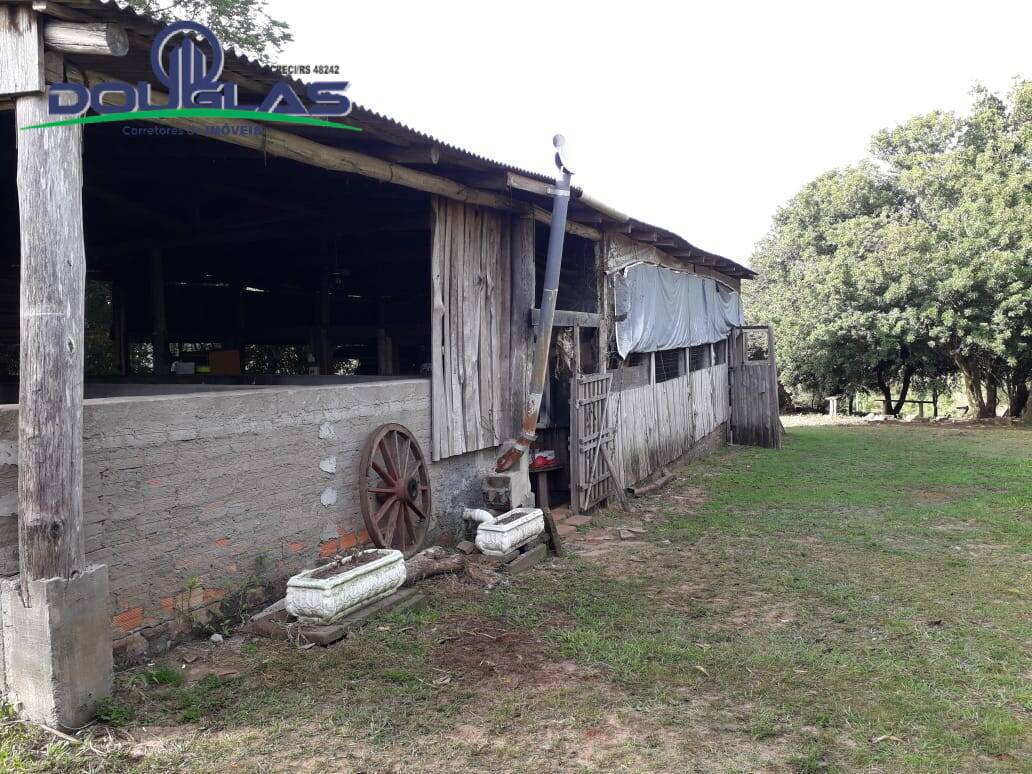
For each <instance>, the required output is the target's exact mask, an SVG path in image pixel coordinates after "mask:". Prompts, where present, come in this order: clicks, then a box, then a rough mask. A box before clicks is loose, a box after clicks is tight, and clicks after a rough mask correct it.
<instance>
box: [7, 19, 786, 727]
mask: <svg viewBox="0 0 1032 774" xmlns="http://www.w3.org/2000/svg"><path fill="white" fill-rule="evenodd" d="M160 29H161V27H160V25H158V24H156V23H155V22H153V21H152V20H150V19H148V18H146V17H144V16H140V15H138V14H137V13H135V12H134V11H132V10H128V9H124V8H122V7H121V6H120V5H119V4H118V3H116V2H107V1H105V0H47V2H36V3H31V2H14V3H0V138H2V139H0V257H2V258H3V260H0V403H3V404H4V405H0V575H2V576H5V577H8V578H11V579H15V576H17V579H16V580H12V581H10V582H8V583H7V584H6V585H5V587H4V588H5V591H4V601H3V608H2V612H3V617H4V621H3V624H4V632H5V636H4V639H3V642H4V643H5V644H6V645H7V647H6V653H5V664H6V670H3V671H6V674H7V675H8V679H9V680H13V679H14V678H13V677H11V675H12V674H15V673H19V670H20V672H21V673H23V674H27V672H26V669H28V667H26V666H25V664H24V663H22V662H20V661H19V658H21V657H20V656H19V655H18V651H17V648H16V649H15V652H14V653H12V647H11V642H12V641H15V642H17V641H18V640H17V637H18V636H19V635H18V627H19V626H23V627H24V626H26V625H28V624H25V623H24V620H23V619H25V617H26V616H29V617H31V615H30V614H29V613H26V612H25V611H26V610H31V609H32V607H33V601H32V600H36V602H37V603H38V604H39V605H41V606H42V607H43V608H46V607H47V605H48V604H49V605H57V606H60V605H61V604H64V603H62V602H61V601H60V600H61V599H67V598H69V597H70V596H71V595H73V594H74V595H78V596H77V597H76V598H77V599H79V600H80V603H79V609H81V610H87V609H88V608H89V604H90V603H89V602H88V600H91V599H92V600H93V602H92V604H94V606H95V607H96V608H97V610H99V611H100V612H99V613H98V614H97V615H98V616H100V618H99V619H98V620H101V619H102V621H103V626H102V627H99V628H98V627H97V625H96V622H95V621H93V622H92V623H91V621H89V620H86V619H87V618H89V616H86V614H85V613H82V614H80V615H79V618H81V619H83V620H81V621H80V622H79V623H78V624H76V626H79V627H80V628H78V629H75V637H76V638H78V642H79V643H80V644H79V645H78V646H77V647H78V648H79V650H80V651H83V650H84V651H85V652H89V647H88V646H84V645H82V643H84V642H93V643H95V646H94V647H95V649H96V650H97V652H98V653H99V652H101V651H103V650H104V648H105V647H107V648H108V649H109V650H110V643H111V641H112V640H113V641H114V643H115V648H116V653H117V654H118V655H119V656H124V657H127V658H128V657H133V656H138V655H140V654H141V653H144V652H146V651H148V650H152V651H153V650H160V649H162V648H165V647H167V645H168V644H169V642H170V641H172V640H174V639H175V638H176V637H177V636H180V635H181V634H182V633H183V630H184V627H186V628H189V626H190V624H191V622H195V621H196V620H197V619H198V617H199V616H200V617H203V615H204V614H205V611H206V610H208V609H209V608H210V607H211V606H212V605H215V604H217V603H218V602H219V601H220V599H222V598H223V597H224V596H225V595H226V594H227V593H228V591H227V590H229V589H233V588H247V589H248V590H249V592H253V596H254V597H255V599H257V598H259V597H260V596H261V593H262V591H263V590H267V589H271V588H273V587H274V586H275V585H276V584H277V583H280V582H282V580H283V579H284V578H286V577H288V576H289V575H291V574H293V573H295V572H297V571H298V570H299V569H301V568H302V567H305V566H312V565H314V564H315V563H317V562H318V561H319V559H320V558H321V557H328V556H332V555H334V554H335V553H336V552H338V551H340V550H341V549H343V548H349V547H351V546H354V545H358V544H363V543H366V542H369V541H373V542H376V543H378V544H379V543H387V544H392V545H400V546H402V547H404V548H411V547H413V546H415V545H421V544H423V543H429V542H430V541H434V540H440V541H448V540H453V539H455V537H456V536H457V535H459V534H460V532H461V529H462V520H461V511H462V508H463V507H464V506H473V505H481V504H482V503H483V492H482V489H483V486H484V479H485V477H486V476H489V475H490V474H491V473H492V472H493V470H494V468H495V465H496V460H497V459H498V457H499V455H500V453H501V451H502V446H503V444H504V443H505V442H506V441H507V440H509V439H513V438H515V437H516V436H517V434H518V433H519V431H520V425H521V421H522V420H523V418H524V414H525V409H526V407H527V403H528V390H529V388H530V381H531V368H532V363H533V358H534V348H535V342H536V339H537V336H538V332H539V330H540V328H541V325H542V321H541V312H540V310H539V308H538V306H539V304H540V300H541V298H542V290H543V281H544V280H543V277H544V268H545V267H544V262H545V258H546V252H547V250H546V246H547V242H548V236H549V224H550V221H551V214H550V212H551V207H552V194H553V193H554V188H553V186H554V185H555V182H556V181H555V179H554V178H553V177H550V176H546V175H541V174H537V173H534V172H530V171H526V170H521V169H516V168H513V167H510V166H506V165H504V164H501V163H498V162H495V161H492V160H490V159H486V158H483V157H481V156H478V155H475V154H474V153H471V152H469V151H466V150H463V149H461V148H457V147H454V146H452V145H449V144H447V143H445V142H442V141H440V140H438V139H436V138H434V137H431V136H429V135H426V134H423V133H421V132H419V131H417V130H414V129H411V128H409V127H408V126H405V125H404V124H401V123H399V122H398V121H395V120H393V119H391V118H388V117H386V116H384V115H381V114H379V113H376V112H374V111H373V110H370V109H367V108H362V107H357V106H356V107H355V108H354V110H353V111H352V112H351V114H350V115H348V116H347V118H346V123H348V124H350V125H353V126H356V127H358V128H360V129H361V131H360V132H354V131H341V130H338V129H333V128H326V127H317V126H304V125H293V124H272V123H269V124H263V125H261V126H259V125H258V124H256V123H250V122H247V121H244V120H241V119H235V118H234V119H210V118H209V119H204V118H190V117H179V118H165V119H153V120H151V121H150V122H148V121H143V120H138V121H131V122H129V121H126V122H120V123H102V124H96V125H89V126H86V127H83V126H63V127H54V128H48V129H42V130H32V131H25V130H23V127H25V126H27V125H31V124H35V123H39V122H41V121H45V120H46V118H47V100H46V96H45V89H46V87H47V84H49V83H64V82H71V83H80V84H84V85H86V86H90V85H95V84H99V83H106V82H112V81H116V82H125V83H130V84H138V83H140V82H145V83H150V84H151V86H152V89H153V92H154V93H155V94H158V95H160V94H162V88H163V86H162V84H161V83H160V82H159V81H158V80H157V79H156V78H155V74H154V72H153V71H152V69H151V65H150V58H149V52H150V49H151V45H152V42H153V40H154V38H155V35H156V34H158V32H159V31H160ZM80 32H81V36H82V37H83V39H82V40H80ZM98 37H99V39H100V40H99V42H98ZM84 40H85V42H84ZM222 78H223V80H225V81H226V82H231V83H233V84H235V85H236V87H237V89H238V90H239V93H240V94H241V95H242V96H243V97H245V98H250V99H252V100H257V101H260V100H261V97H262V95H264V94H267V93H268V92H269V90H270V89H271V88H272V87H273V86H275V84H277V83H278V82H280V81H281V80H283V78H282V76H280V75H279V74H278V73H276V72H274V71H272V70H269V69H266V68H264V67H263V66H261V65H259V64H258V63H256V62H254V61H251V60H249V59H248V58H246V57H244V56H240V55H234V54H231V53H227V55H226V59H225V65H224V70H223V73H222ZM295 85H296V86H297V88H298V89H299V91H301V92H302V93H303V86H302V84H299V83H296V84H295ZM571 194H572V195H571V197H570V202H569V213H568V220H567V224H566V235H565V241H564V244H563V253H562V265H561V273H560V277H559V284H558V295H557V299H556V307H557V311H556V312H555V317H554V328H553V330H552V334H551V338H550V346H549V348H548V362H547V369H546V378H545V381H544V384H543V398H542V404H541V410H540V413H539V415H538V417H537V427H536V435H537V438H536V440H535V441H534V443H533V446H532V448H531V451H530V453H529V454H528V455H525V458H524V460H523V464H521V465H520V466H519V467H518V468H517V475H520V476H523V477H524V478H529V479H532V480H533V486H534V491H535V496H536V499H537V501H538V502H539V503H543V504H551V505H553V506H554V505H556V504H559V503H563V504H569V507H570V508H571V509H572V510H573V511H574V512H579V511H585V510H588V509H590V508H593V507H596V506H598V505H599V504H600V503H603V502H605V501H606V500H607V499H608V498H610V497H612V496H613V493H614V490H615V488H617V487H620V488H626V487H629V486H632V485H634V484H637V483H639V482H642V481H644V480H646V479H648V478H649V477H650V476H652V475H654V474H655V473H656V472H657V471H659V470H661V469H662V468H663V467H664V466H666V465H668V464H670V463H672V462H674V461H676V460H678V459H679V458H682V457H684V456H685V455H691V454H701V453H704V452H705V451H708V450H710V449H712V448H714V447H715V446H716V445H719V444H723V443H725V442H727V441H729V440H731V441H735V442H743V443H761V444H764V445H772V446H776V445H778V444H779V443H780V435H779V430H778V426H777V391H776V388H775V381H774V377H773V372H774V371H773V362H772V359H773V355H772V347H771V343H772V342H771V339H770V335H771V334H770V332H769V331H768V330H767V329H749V328H745V327H743V321H742V318H741V302H740V299H739V298H738V292H739V290H740V283H741V282H742V280H747V279H749V278H750V277H752V276H753V273H752V272H751V271H750V270H749V269H748V268H746V267H744V266H742V265H740V264H738V263H736V262H734V261H733V260H730V259H727V258H724V257H721V256H720V255H716V254H714V253H710V252H707V251H705V250H702V249H700V248H698V247H696V246H694V245H692V244H691V243H689V242H688V241H686V240H685V239H684V238H682V237H681V236H679V235H677V234H674V233H673V232H671V231H669V230H666V229H663V228H661V227H658V226H654V225H650V224H648V223H644V222H641V221H638V220H636V219H634V218H632V217H629V216H627V215H625V214H622V213H620V212H618V211H616V210H614V209H612V208H610V207H607V206H605V205H603V204H601V203H599V202H597V201H595V200H593V199H592V198H591V197H590V196H588V195H587V194H585V193H584V192H583V191H581V190H579V189H577V188H576V187H574V188H573V189H572V191H571ZM385 425H388V427H386V428H385V427H384V426H385ZM547 452H551V453H552V454H548V453H547ZM420 461H422V462H420ZM528 463H529V464H528ZM395 487H397V489H398V492H399V493H400V494H399V495H398V499H397V502H396V503H393V505H392V503H386V502H384V497H383V493H384V491H385V490H386V489H390V490H391V491H392V492H393V491H394V488H395ZM390 497H394V495H393V494H391V495H390ZM395 506H396V507H395ZM388 517H389V518H388ZM387 521H389V522H390V523H389V524H387V523H386V522H387ZM58 580H59V581H60V582H61V583H63V584H64V585H62V586H61V587H60V593H59V592H58V591H57V590H55V589H56V587H52V582H56V581H58ZM16 581H17V582H16ZM47 584H51V586H48V585H47ZM77 584H78V585H77ZM83 584H92V585H88V587H84V586H83ZM62 595H64V596H62ZM91 595H92V596H91ZM19 600H20V602H19ZM40 600H43V601H42V602H40ZM83 600H87V601H85V602H84V601H83ZM95 618H96V616H95ZM19 621H21V622H22V623H19ZM91 627H92V628H91ZM73 628H74V627H73ZM47 636H48V637H51V639H52V640H53V642H54V645H53V650H54V652H55V653H58V652H59V651H60V646H61V643H60V642H59V640H60V639H61V638H62V637H65V636H70V635H65V634H61V633H50V634H48V635H47ZM12 638H14V639H13V640H12ZM91 638H92V639H91ZM105 638H107V639H105ZM105 642H106V643H107V645H105V644H104V643H105ZM65 644H66V645H67V643H65ZM55 658H57V656H55ZM98 658H100V656H98ZM30 671H31V670H30ZM26 679H27V678H26ZM97 679H98V680H101V679H102V678H100V677H98V678H97ZM86 682H87V683H88V680H87V681H86ZM0 687H3V686H0ZM9 687H10V688H11V690H13V691H15V692H18V691H21V692H22V693H24V692H25V691H26V690H28V689H27V688H25V686H18V685H12V686H9ZM82 690H83V691H85V690H86V688H83V689H82ZM91 695H92V694H91ZM79 698H80V699H81V701H80V704H81V705H82V706H85V704H83V702H87V699H86V698H83V697H79ZM87 703H88V702H87ZM63 711H64V710H62V709H61V708H60V707H59V708H58V709H56V710H54V712H55V713H57V714H56V715H54V714H51V715H45V716H46V717H51V718H53V717H59V719H60V718H69V717H75V715H74V713H72V714H64V715H62V714H61V713H62V712H63ZM69 712H71V711H70V710H69Z"/></svg>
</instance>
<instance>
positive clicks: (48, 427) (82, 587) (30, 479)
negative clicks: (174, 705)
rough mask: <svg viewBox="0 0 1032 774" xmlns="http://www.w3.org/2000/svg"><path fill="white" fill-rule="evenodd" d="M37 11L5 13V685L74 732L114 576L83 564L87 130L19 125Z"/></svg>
mask: <svg viewBox="0 0 1032 774" xmlns="http://www.w3.org/2000/svg"><path fill="white" fill-rule="evenodd" d="M33 8H34V5H29V4H28V3H20V4H18V5H15V6H10V5H5V4H0V96H9V95H15V96H16V97H17V99H16V101H15V122H16V126H17V127H19V129H18V130H17V137H18V162H17V170H18V171H17V180H18V216H19V222H20V227H21V311H20V314H21V340H20V345H21V350H20V374H19V381H20V386H19V394H18V402H19V408H18V548H19V552H20V553H19V564H20V568H19V569H20V572H19V578H18V579H17V580H16V581H12V580H9V579H6V578H5V579H0V618H2V619H3V625H2V626H0V642H2V648H0V650H2V652H3V659H2V664H0V670H2V672H3V675H2V676H3V680H0V683H2V685H3V687H4V689H5V692H6V694H7V697H8V700H9V701H10V702H11V703H12V704H15V705H18V706H20V707H21V711H22V713H23V714H24V715H26V716H27V717H28V718H29V719H30V720H34V721H37V722H41V723H45V724H47V725H51V726H58V727H64V728H79V727H82V726H83V725H85V724H86V723H87V722H88V721H89V720H90V719H91V718H92V717H93V714H94V712H95V709H96V706H97V702H98V701H100V700H101V699H102V698H103V697H104V696H107V695H108V694H109V693H110V691H111V674H112V659H111V620H110V618H109V617H108V600H109V582H108V574H107V567H105V566H103V565H89V566H87V565H86V558H85V547H84V539H83V511H82V380H83V314H84V307H85V287H86V251H85V246H84V243H83V225H82V185H83V179H82V175H83V167H82V128H81V127H80V126H63V127H49V128H46V129H28V130H22V129H21V128H20V127H25V126H29V125H34V124H39V123H44V122H46V121H48V120H50V119H51V116H50V114H49V112H48V110H47V98H46V96H44V94H43V83H42V72H43V47H42V35H41V33H40V22H39V17H38V16H37V15H36V14H35V12H34V11H33ZM37 76H38V77H37Z"/></svg>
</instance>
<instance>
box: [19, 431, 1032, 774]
mask: <svg viewBox="0 0 1032 774" xmlns="http://www.w3.org/2000/svg"><path fill="white" fill-rule="evenodd" d="M637 504H638V506H639V507H640V511H641V512H640V513H639V514H637V515H636V516H634V517H631V518H628V517H626V516H624V515H623V514H620V513H617V512H612V511H610V512H606V513H602V514H599V515H597V516H596V518H595V521H594V523H593V525H592V527H591V528H590V529H588V530H582V532H581V533H580V534H579V536H578V539H577V541H576V543H577V551H576V553H575V554H574V555H571V556H570V557H568V558H566V559H562V560H553V561H551V562H549V563H546V564H545V565H541V566H540V567H539V569H536V570H534V571H533V572H531V573H528V574H526V575H523V576H520V577H519V578H518V579H516V580H515V581H514V582H513V584H512V585H510V586H505V587H499V588H496V589H495V590H494V591H492V592H490V593H489V594H486V593H484V592H482V591H480V590H478V589H476V588H474V587H471V586H470V585H467V584H464V583H460V582H458V581H456V580H455V579H452V578H442V579H436V580H435V581H433V582H430V583H427V584H425V586H426V588H428V590H429V591H430V593H431V597H432V599H431V604H430V605H429V606H428V607H427V608H426V609H424V610H422V611H420V612H417V613H411V614H407V615H401V616H395V617H393V618H390V619H388V620H385V621H383V622H381V625H379V626H372V627H367V629H365V630H363V631H362V632H361V633H359V634H358V635H357V636H356V637H354V638H353V639H349V640H346V641H344V642H343V643H341V644H339V645H337V646H335V647H332V648H329V649H325V650H324V649H321V648H312V649H310V650H305V651H297V650H292V649H290V648H289V647H288V646H286V645H280V644H275V643H270V642H264V641H256V642H254V643H247V644H245V645H244V646H243V647H242V648H240V653H239V654H232V659H230V660H228V661H226V664H228V665H229V666H231V667H232V668H233V670H235V671H237V672H239V673H240V674H239V675H238V676H235V677H234V676H226V675H223V676H222V677H221V678H220V677H218V676H215V675H212V676H209V677H206V678H204V679H203V680H200V681H199V682H192V683H182V684H177V683H179V677H180V675H179V674H178V673H176V671H175V669H178V667H179V665H180V664H181V663H182V662H181V660H177V654H172V655H171V656H170V657H169V660H168V661H167V662H166V663H167V664H169V665H171V666H172V667H174V668H175V669H171V670H162V669H155V668H151V669H149V670H143V671H137V672H134V673H123V674H121V675H119V678H118V683H119V690H118V694H117V696H116V699H115V701H114V702H113V703H112V704H111V705H110V706H109V708H108V716H109V718H110V719H111V720H112V722H114V723H116V724H118V727H116V728H114V729H112V730H111V731H107V730H97V731H95V734H94V736H93V738H92V741H91V746H82V747H77V748H74V747H69V746H68V745H67V744H65V743H59V742H54V741H53V740H52V739H49V738H47V737H46V736H43V735H41V734H39V733H37V732H35V731H31V730H29V729H28V728H27V727H26V726H23V725H20V724H15V723H12V722H10V721H7V722H6V723H0V770H3V771H7V770H16V771H20V770H35V769H37V768H38V769H40V770H55V769H56V770H65V771H76V772H78V771H82V770H84V768H85V767H92V768H93V769H94V770H98V771H99V770H114V771H122V770H134V771H135V770H139V771H168V770H197V771H212V772H215V771H227V770H228V771H255V772H261V771H280V770H282V771H301V772H308V771H350V770H356V771H386V770H397V771H414V770H415V771H443V770H456V771H458V770H477V771H536V772H543V771H559V770H568V769H571V768H577V767H584V768H588V769H596V770H604V771H614V770H642V769H645V770H664V771H757V770H761V771H855V770H867V771H937V772H938V771H989V770H1001V771H1030V770H1032V658H1030V653H1032V553H1030V550H1029V549H1030V543H1032V540H1030V537H1032V432H1030V431H1028V430H1020V429H1011V428H1004V427H980V426H963V425H961V426H916V425H890V426H850V427H799V428H793V429H790V432H789V435H788V437H787V443H786V447H785V449H784V450H782V451H780V452H772V451H766V450H758V449H733V450H727V451H725V452H722V453H720V454H718V455H716V456H714V457H712V458H710V459H708V460H705V461H702V462H695V463H692V464H690V465H687V466H685V467H682V468H681V469H679V471H678V475H677V478H676V480H675V482H674V483H672V484H671V485H669V486H667V487H666V488H665V489H664V490H663V491H661V492H659V493H658V494H656V495H654V496H652V497H650V498H647V499H644V500H639V501H637ZM635 520H640V522H641V526H642V527H643V528H644V533H643V534H641V535H640V536H639V538H640V539H634V540H620V539H619V538H614V536H613V530H612V529H607V527H612V526H613V525H620V524H627V523H629V522H633V521H635ZM222 647H223V650H224V651H225V650H226V646H222ZM217 653H218V652H217ZM180 655H181V654H180ZM218 658H222V656H221V655H219V656H218ZM202 663H203V660H202ZM180 671H182V670H180Z"/></svg>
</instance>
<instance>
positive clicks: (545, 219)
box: [532, 207, 602, 242]
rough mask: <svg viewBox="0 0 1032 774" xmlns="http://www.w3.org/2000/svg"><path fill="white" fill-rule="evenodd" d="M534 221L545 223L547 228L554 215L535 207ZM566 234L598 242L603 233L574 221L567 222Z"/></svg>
mask: <svg viewBox="0 0 1032 774" xmlns="http://www.w3.org/2000/svg"><path fill="white" fill-rule="evenodd" d="M532 209H533V212H534V220H536V221H537V222H538V223H544V224H545V225H546V226H547V225H549V224H551V222H552V213H550V212H549V211H548V210H544V209H542V208H541V207H533V208H532ZM566 233H568V234H573V235H574V236H579V237H583V238H584V239H590V240H591V241H592V242H597V241H599V240H600V239H602V232H601V231H599V230H598V229H597V228H591V226H584V225H582V224H580V223H576V222H574V221H572V220H567V221H566Z"/></svg>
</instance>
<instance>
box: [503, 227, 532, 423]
mask: <svg viewBox="0 0 1032 774" xmlns="http://www.w3.org/2000/svg"><path fill="white" fill-rule="evenodd" d="M534 229H535V226H534V219H533V218H532V217H530V216H529V215H522V216H513V218H512V238H511V241H510V245H511V248H510V255H511V275H512V288H511V290H512V303H511V304H510V307H509V308H510V323H509V385H510V389H511V396H510V400H509V412H510V414H509V418H508V421H507V423H506V427H507V432H511V433H512V434H513V436H515V434H516V433H517V431H518V429H519V427H520V422H522V420H523V411H524V408H525V407H526V405H527V393H528V390H529V388H530V369H531V360H530V357H529V356H530V353H531V352H533V350H534V337H533V335H532V334H531V331H530V328H529V327H528V326H527V325H526V320H527V315H528V314H529V313H530V310H531V309H533V308H534V292H535V288H536V285H535V282H536V280H535V276H534V273H535V260H534V245H535V240H534Z"/></svg>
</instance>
